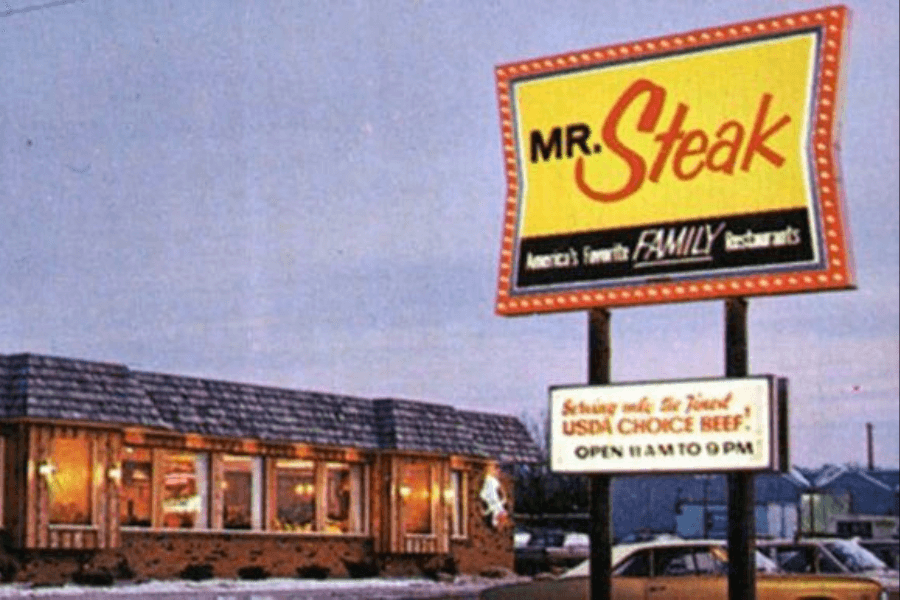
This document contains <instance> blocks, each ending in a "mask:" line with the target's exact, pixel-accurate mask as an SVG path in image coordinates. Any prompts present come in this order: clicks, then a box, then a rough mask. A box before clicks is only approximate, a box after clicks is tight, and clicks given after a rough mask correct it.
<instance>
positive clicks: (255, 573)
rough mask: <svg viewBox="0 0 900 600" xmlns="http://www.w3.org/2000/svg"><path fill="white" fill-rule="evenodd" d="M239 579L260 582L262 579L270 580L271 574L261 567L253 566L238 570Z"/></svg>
mask: <svg viewBox="0 0 900 600" xmlns="http://www.w3.org/2000/svg"><path fill="white" fill-rule="evenodd" d="M238 577H239V578H240V579H248V580H250V581H260V580H262V579H268V578H269V572H268V571H266V570H265V569H264V568H262V567H261V566H259V565H251V566H249V567H241V568H240V569H238Z"/></svg>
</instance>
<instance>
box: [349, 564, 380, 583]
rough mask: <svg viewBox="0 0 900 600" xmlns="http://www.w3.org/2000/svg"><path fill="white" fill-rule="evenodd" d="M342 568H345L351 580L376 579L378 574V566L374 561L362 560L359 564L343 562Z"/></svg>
mask: <svg viewBox="0 0 900 600" xmlns="http://www.w3.org/2000/svg"><path fill="white" fill-rule="evenodd" d="M344 566H345V567H346V568H347V574H348V575H349V576H350V577H351V578H352V579H365V578H368V577H377V576H378V573H379V572H380V569H379V568H378V564H377V563H376V562H375V561H374V560H363V561H360V562H350V561H347V560H345V561H344Z"/></svg>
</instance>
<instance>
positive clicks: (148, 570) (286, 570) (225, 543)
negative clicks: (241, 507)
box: [0, 522, 513, 585]
mask: <svg viewBox="0 0 900 600" xmlns="http://www.w3.org/2000/svg"><path fill="white" fill-rule="evenodd" d="M471 525H472V526H471V527H470V529H469V531H470V535H469V537H468V538H466V539H461V540H453V541H452V542H451V545H450V551H451V552H450V554H449V555H426V554H422V555H413V554H410V555H377V556H376V554H375V552H374V549H373V543H372V539H371V538H365V537H336V536H297V535H280V534H269V533H266V534H231V533H222V532H214V533H206V532H189V531H184V532H182V531H174V532H170V531H165V532H162V531H123V532H122V538H121V546H120V547H119V548H116V549H109V550H19V551H10V552H9V553H7V554H4V557H5V558H6V560H7V562H9V564H11V565H14V572H13V573H6V574H4V573H0V579H5V578H11V579H13V580H15V581H21V582H29V583H32V584H34V585H60V584H65V583H71V582H82V583H92V584H101V585H102V584H110V583H113V582H114V581H122V580H133V581H145V580H150V579H156V580H166V579H205V578H210V577H221V578H226V579H241V578H244V579H250V578H264V577H288V578H317V579H319V578H348V577H377V576H383V577H403V576H406V577H411V576H423V575H424V576H427V577H437V576H438V575H439V574H441V573H447V574H456V573H469V574H478V573H483V572H485V571H495V570H496V569H509V570H512V568H513V551H512V539H511V538H512V536H511V534H510V532H509V531H503V530H500V531H498V530H495V529H492V528H490V527H488V526H487V525H486V524H484V523H479V522H472V523H471ZM0 566H2V565H0ZM10 576H11V577H10Z"/></svg>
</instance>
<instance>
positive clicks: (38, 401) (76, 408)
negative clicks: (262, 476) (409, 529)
mask: <svg viewBox="0 0 900 600" xmlns="http://www.w3.org/2000/svg"><path fill="white" fill-rule="evenodd" d="M12 418H34V419H54V420H66V421H84V422H90V423H102V424H110V425H121V426H129V425H132V426H134V425H138V426H144V427H153V428H160V429H164V430H169V431H175V432H179V433H197V434H204V435H213V436H222V437H233V438H254V439H259V440H263V441H286V442H299V443H308V444H321V445H329V446H344V447H352V448H360V449H382V450H407V451H423V452H439V453H446V454H460V455H469V456H479V457H485V458H493V459H496V460H499V461H501V462H509V463H511V462H537V461H540V460H541V456H540V452H539V450H538V448H537V446H536V445H535V444H534V442H533V441H532V439H531V437H530V436H529V434H528V432H527V430H526V429H525V427H524V426H523V425H522V423H521V422H520V421H519V420H518V419H516V418H515V417H510V416H505V415H498V414H490V413H481V412H473V411H463V410H458V409H456V408H453V407H452V406H447V405H441V404H432V403H427V402H418V401H411V400H399V399H393V398H382V399H377V400H369V399H364V398H356V397H351V396H343V395H338V394H326V393H318V392H308V391H298V390H289V389H282V388H275V387H267V386H260V385H250V384H244V383H232V382H225V381H216V380H209V379H199V378H194V377H184V376H178V375H166V374H161V373H150V372H144V371H134V370H131V369H129V368H128V367H126V366H124V365H120V364H114V363H101V362H92V361H84V360H76V359H70V358H57V357H50V356H41V355H34V354H15V355H0V419H12Z"/></svg>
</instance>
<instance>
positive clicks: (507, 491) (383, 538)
mask: <svg viewBox="0 0 900 600" xmlns="http://www.w3.org/2000/svg"><path fill="white" fill-rule="evenodd" d="M538 460H540V455H539V451H538V449H537V447H536V446H535V444H534V443H533V441H532V440H531V438H530V437H529V435H528V433H527V431H526V429H525V428H524V426H523V425H522V423H521V422H520V421H518V420H517V419H515V418H513V417H509V416H504V415H497V414H489V413H483V412H473V411H466V410H459V409H455V408H453V407H450V406H444V405H439V404H432V403H425V402H418V401H410V400H401V399H393V398H385V399H375V400H370V399H363V398H356V397H349V396H341V395H335V394H324V393H314V392H305V391H296V390H289V389H280V388H275V387H266V386H259V385H249V384H243V383H229V382H224V381H213V380H207V379H198V378H193V377H183V376H175V375H166V374H160V373H150V372H144V371H137V370H132V369H129V368H128V367H126V366H124V365H120V364H110V363H100V362H89V361H84V360H74V359H68V358H56V357H49V356H38V355H34V354H16V355H0V463H2V473H3V478H2V480H0V532H2V534H3V537H2V541H3V547H2V550H0V575H2V577H4V578H5V579H7V580H9V579H14V580H17V581H29V582H33V583H59V582H65V581H71V580H76V581H77V580H78V579H79V578H89V577H110V578H113V579H150V578H152V579H171V578H179V577H202V576H216V577H227V578H236V577H250V576H253V577H263V576H278V577H298V576H299V577H354V576H376V575H413V574H420V573H428V572H439V571H450V572H461V573H475V572H479V571H480V570H482V569H484V568H485V567H487V566H494V567H501V568H509V569H511V568H512V566H513V549H512V531H511V529H512V528H511V524H510V523H509V520H508V517H507V515H506V512H505V511H506V509H510V510H511V507H512V501H513V499H512V497H511V492H512V485H511V480H510V479H509V477H508V476H507V475H506V474H505V473H504V471H503V469H502V467H503V466H504V465H508V464H512V463H521V462H536V461H538Z"/></svg>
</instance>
